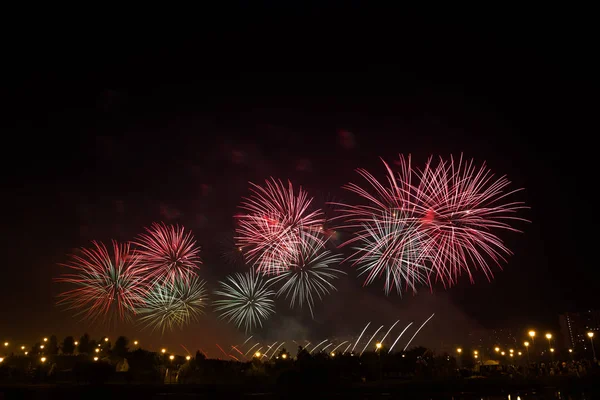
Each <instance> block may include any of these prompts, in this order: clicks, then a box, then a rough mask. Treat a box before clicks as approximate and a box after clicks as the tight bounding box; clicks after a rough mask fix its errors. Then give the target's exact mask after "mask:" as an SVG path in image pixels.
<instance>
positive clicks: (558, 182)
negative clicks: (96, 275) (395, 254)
mask: <svg viewBox="0 0 600 400" xmlns="http://www.w3.org/2000/svg"><path fill="white" fill-rule="evenodd" d="M256 14H257V15H254V14H251V15H252V17H249V16H246V17H237V18H228V19H227V20H226V21H225V20H223V21H221V20H219V21H221V22H222V23H221V24H219V27H218V29H217V28H215V27H213V26H212V25H211V26H210V27H209V26H203V27H201V28H198V29H196V30H189V31H186V32H183V31H181V32H179V31H178V32H170V34H164V35H163V34H162V33H159V32H155V33H144V32H145V31H143V30H140V31H137V32H135V33H131V34H126V33H120V32H119V33H117V32H116V31H114V30H111V31H110V32H107V31H101V32H97V31H96V32H95V33H94V34H91V33H90V34H88V32H87V31H85V32H83V33H81V32H80V33H79V34H75V32H73V31H70V30H69V29H64V30H60V32H58V31H56V32H54V31H52V32H46V33H44V34H41V30H40V32H37V33H36V34H31V37H29V36H27V37H25V36H24V37H22V38H21V39H20V41H19V42H18V43H17V42H15V43H13V44H12V45H10V46H9V49H8V50H7V54H8V55H9V57H7V60H9V61H8V62H9V64H10V65H9V73H5V75H4V76H3V78H2V79H3V81H4V83H3V87H4V90H3V91H2V93H3V94H2V96H3V100H2V101H3V107H2V109H3V113H4V116H3V117H2V119H1V129H2V130H1V131H2V132H3V149H4V157H3V160H2V163H3V170H4V174H3V175H4V180H5V184H4V185H3V186H4V190H3V194H2V199H1V201H2V205H3V208H2V209H3V210H4V214H3V218H2V220H3V224H2V225H3V232H4V234H3V235H2V236H3V240H2V246H3V250H2V254H3V255H4V257H5V258H4V262H3V263H2V264H3V267H2V278H0V279H1V280H0V286H1V291H0V304H1V306H0V321H1V322H0V337H1V338H4V337H6V338H9V339H11V340H13V341H24V342H28V343H30V342H33V341H34V340H35V339H36V338H39V337H40V336H41V335H49V334H52V333H56V334H57V335H59V336H64V335H66V334H74V335H78V336H79V335H81V334H82V333H83V332H84V331H87V332H90V333H91V334H93V335H96V336H100V335H102V334H105V333H108V334H113V335H114V334H120V333H124V334H127V335H128V336H129V337H131V338H133V337H136V338H141V340H142V341H143V342H144V343H149V344H150V345H159V344H162V343H166V344H168V345H169V346H171V347H179V344H180V343H182V344H185V345H186V346H188V347H190V346H191V347H192V348H198V347H205V348H206V350H207V351H208V352H209V353H211V352H213V351H214V350H215V349H214V347H215V346H214V345H213V344H212V343H214V342H215V341H219V342H221V343H227V342H228V341H229V342H230V343H234V342H236V341H239V339H240V338H243V335H242V334H240V333H236V332H237V331H236V330H235V329H234V328H233V327H231V326H228V325H226V324H225V323H222V322H217V321H216V318H215V316H214V314H212V313H209V314H208V315H207V316H205V317H203V318H202V319H201V321H200V322H199V323H197V324H193V325H192V326H190V327H188V328H187V329H186V330H184V331H183V332H176V333H173V334H167V335H165V337H164V338H161V337H160V334H154V335H151V334H150V333H149V332H147V331H146V332H141V333H140V330H139V328H137V327H133V326H127V327H123V326H121V327H117V328H116V329H112V330H108V329H107V328H106V327H102V326H87V325H86V324H85V323H81V322H79V321H78V320H77V319H74V318H73V317H72V315H71V314H70V313H69V312H65V311H62V310H60V309H59V308H57V307H56V306H55V296H56V295H57V293H59V290H60V288H61V286H60V285H58V284H56V283H53V282H52V278H53V277H56V276H58V274H59V272H60V271H61V268H60V267H59V266H58V263H61V262H65V261H66V260H67V258H66V255H67V254H68V253H70V252H71V251H72V250H73V249H75V248H78V247H81V246H86V245H88V244H89V242H90V241H91V240H94V239H96V240H102V241H108V240H110V239H117V240H130V239H133V238H134V237H135V236H136V235H137V234H138V233H140V232H142V230H143V228H144V227H145V226H149V225H150V224H151V223H152V222H154V221H164V222H167V223H179V224H183V225H184V226H186V227H187V228H190V229H192V230H193V232H194V234H195V235H196V237H197V239H198V242H199V244H200V245H201V247H202V258H203V261H204V264H203V265H202V269H201V275H202V277H203V278H205V279H207V280H208V282H209V284H210V285H211V287H212V288H214V287H215V285H216V283H217V280H218V279H221V278H223V277H224V276H226V275H227V274H228V273H231V272H234V271H240V270H241V269H242V268H241V267H240V266H236V265H233V264H231V263H228V262H227V261H226V258H227V255H228V253H229V254H231V253H232V252H234V246H233V240H232V236H233V229H234V223H233V218H232V216H233V214H234V213H235V212H236V207H237V206H238V204H239V202H240V199H241V197H242V196H245V195H247V194H248V182H249V181H252V182H257V183H260V182H262V181H264V179H266V178H268V177H270V176H273V177H277V178H282V179H288V178H289V179H291V180H292V181H293V182H294V184H295V185H302V186H303V187H304V188H306V189H307V190H308V191H309V192H310V194H312V195H314V196H315V201H316V204H319V205H325V203H326V202H327V201H331V200H342V199H343V200H347V201H355V200H357V199H356V197H354V196H353V195H352V194H350V193H346V192H345V191H344V190H342V189H341V186H342V185H343V184H345V183H347V182H350V181H357V182H359V181H360V179H359V178H358V175H357V174H356V172H355V171H354V169H355V168H359V167H361V168H367V169H368V170H370V171H371V172H372V173H374V174H375V175H376V176H378V177H382V178H383V174H384V172H385V171H384V169H383V166H382V164H381V162H380V160H379V157H383V158H384V159H386V160H387V161H393V160H394V159H396V158H397V157H398V154H412V155H413V157H414V160H415V162H416V163H418V164H422V163H424V162H425V161H426V159H427V157H428V156H429V155H430V154H433V155H442V156H445V157H447V156H449V155H450V154H453V155H459V154H460V153H461V152H463V153H464V154H465V156H467V157H469V158H474V159H475V160H476V161H478V162H483V161H487V163H488V165H489V167H490V168H491V169H492V170H493V171H494V172H495V173H496V174H497V175H503V174H506V175H508V177H509V178H510V180H511V181H512V182H513V187H514V188H519V187H522V188H525V190H524V191H523V192H521V193H520V194H518V195H516V196H515V199H517V200H523V201H525V202H526V203H527V205H528V206H530V207H531V209H530V210H528V211H525V212H523V213H522V216H523V217H525V218H527V219H530V220H531V221H532V222H531V223H530V224H527V223H521V224H516V227H518V228H519V229H522V230H523V233H522V234H514V233H512V234H511V233H508V234H502V235H501V237H502V238H503V239H504V240H505V241H506V243H507V245H508V247H509V248H511V249H512V250H513V251H514V253H515V254H514V256H512V257H511V258H510V259H509V262H508V263H507V264H506V265H504V270H503V271H500V270H498V269H496V270H495V273H496V274H495V280H493V281H492V282H487V280H486V278H485V276H484V275H483V274H481V273H478V274H476V275H475V279H476V284H475V285H471V284H470V283H469V282H468V279H467V277H464V279H463V280H462V281H461V283H460V284H459V285H457V286H456V287H453V288H451V289H450V290H444V288H443V287H441V286H439V285H438V286H436V287H435V288H434V292H433V293H430V292H429V291H428V290H427V289H425V288H423V289H422V290H421V291H420V292H419V293H418V295H416V296H413V295H412V294H408V295H405V296H404V297H403V298H399V297H398V296H397V295H395V294H392V295H390V297H388V298H386V297H385V295H384V293H383V291H382V287H383V284H379V283H378V284H375V285H373V287H370V288H367V289H364V288H361V285H360V282H359V281H357V280H356V279H355V276H356V273H355V271H353V270H352V268H351V267H350V266H349V265H348V266H346V267H345V268H347V272H348V273H349V277H348V278H345V279H343V280H342V281H341V282H340V283H339V292H338V293H334V294H332V295H331V296H329V297H328V298H327V299H326V301H325V303H324V304H322V305H318V306H317V311H316V315H315V320H314V321H311V319H310V314H309V313H308V310H304V311H291V310H288V309H287V304H286V303H285V301H281V302H279V303H278V312H279V314H278V316H277V317H276V318H274V319H273V320H272V321H270V322H269V324H268V325H267V327H266V328H265V329H264V330H263V331H262V332H261V333H260V335H261V336H263V337H267V338H273V341H274V340H276V339H277V338H279V337H280V336H282V335H288V336H290V337H291V336H295V337H302V336H306V337H308V338H319V337H323V338H325V337H327V336H329V335H336V334H340V335H341V334H348V333H352V332H356V331H360V330H361V329H362V327H363V326H364V324H365V323H366V322H367V321H369V320H373V321H374V322H373V324H387V325H389V324H391V323H393V322H394V321H395V320H396V319H398V318H402V319H405V320H413V319H414V320H415V321H416V322H415V323H419V324H420V321H423V320H425V319H426V318H427V317H428V316H429V315H430V314H431V313H432V312H436V318H435V319H434V320H432V324H433V325H432V327H431V329H430V330H424V331H423V333H422V342H423V343H424V344H431V345H439V344H440V342H448V341H450V342H452V341H458V340H460V336H461V335H464V333H465V332H466V331H468V330H469V329H471V328H478V327H484V328H493V327H514V328H523V329H526V328H528V327H529V326H538V327H544V328H549V329H557V328H558V327H557V325H558V314H559V313H561V312H564V311H576V310H579V309H587V308H597V307H599V304H598V303H599V301H598V297H597V296H595V295H594V293H593V291H594V289H595V288H596V287H597V284H596V283H595V282H597V281H596V280H595V276H594V268H593V266H594V265H595V262H594V263H593V262H592V261H591V259H592V257H591V254H593V253H595V244H594V243H593V240H592V239H593V237H592V236H591V232H593V226H594V221H595V220H596V219H597V217H596V215H595V213H594V211H593V210H594V209H595V207H594V206H593V205H592V203H594V204H595V198H594V195H593V193H594V192H595V191H596V188H595V187H594V186H595V184H596V182H597V177H595V176H594V177H593V176H592V174H594V175H595V170H594V167H593V165H594V161H595V159H594V157H595V152H596V148H597V147H596V146H595V144H594V143H595V136H596V135H597V122H596V121H593V122H591V121H592V118H591V116H592V114H591V113H592V112H597V110H596V109H595V108H593V107H592V106H591V104H593V103H594V102H593V101H590V98H595V95H594V94H593V93H595V89H597V85H596V81H595V80H594V79H595V78H594V79H593V78H592V74H591V71H592V66H591V64H590V60H591V54H590V53H591V48H590V47H588V44H589V43H588V41H589V40H588V39H586V38H587V37H589V33H588V32H586V29H587V28H586V25H585V24H575V23H571V24H556V25H554V24H552V23H550V21H549V20H546V19H544V18H540V19H532V18H530V17H527V18H526V17H520V18H519V19H516V18H515V19H511V20H510V23H508V22H507V20H504V22H503V23H502V24H501V23H494V22H492V21H484V20H482V21H479V23H469V24H465V23H461V22H459V21H454V22H452V23H450V22H444V23H439V22H435V21H432V20H427V21H426V20H418V21H416V20H412V19H410V18H407V17H404V18H399V19H396V18H394V17H392V16H390V15H387V13H377V12H372V13H366V14H364V13H361V12H358V13H351V12H348V13H342V14H334V15H332V16H329V14H320V16H315V13H307V12H306V13H298V14H297V15H296V17H295V18H294V19H293V20H291V21H290V20H287V19H286V20H283V19H281V20H280V19H276V18H271V17H270V14H268V13H267V14H264V13H260V15H258V14H259V13H256ZM317 14H318V13H317ZM261 15H262V16H261ZM359 15H360V18H359ZM564 18H566V17H564ZM308 20H310V21H311V22H310V23H307V21H308ZM408 20H410V21H408ZM542 20H544V21H545V22H543V21H542ZM274 21H277V22H274ZM309 26H310V28H309ZM596 104H597V102H596ZM327 211H328V212H329V211H330V210H329V209H327ZM436 324H437V325H436ZM436 327H437V328H436ZM107 330H108V332H107ZM284 331H285V333H282V332H284ZM210 346H212V347H210ZM215 355H216V353H215Z"/></svg>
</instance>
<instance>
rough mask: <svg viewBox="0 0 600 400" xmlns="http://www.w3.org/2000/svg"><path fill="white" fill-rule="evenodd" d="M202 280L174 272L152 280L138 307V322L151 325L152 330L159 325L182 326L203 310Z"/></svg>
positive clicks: (203, 283) (171, 327)
mask: <svg viewBox="0 0 600 400" xmlns="http://www.w3.org/2000/svg"><path fill="white" fill-rule="evenodd" d="M204 286H205V282H204V281H203V280H201V279H200V278H198V277H197V276H191V277H188V278H181V277H180V276H176V277H175V278H173V279H168V280H165V281H162V282H157V283H155V284H154V286H153V287H152V289H151V290H150V291H148V293H147V295H146V296H145V298H144V302H145V304H144V306H142V307H140V309H139V315H140V319H139V321H140V323H142V324H144V325H145V327H149V328H152V332H154V331H155V330H156V329H161V331H162V334H164V333H165V330H167V329H168V330H171V331H172V330H173V329H174V328H175V327H179V329H183V327H184V326H185V325H188V324H189V323H191V322H192V321H197V320H198V318H199V316H200V315H202V314H204V310H203V309H204V306H205V305H206V302H207V296H206V289H205V288H204Z"/></svg>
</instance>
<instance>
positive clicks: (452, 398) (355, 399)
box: [153, 392, 590, 400]
mask: <svg viewBox="0 0 600 400" xmlns="http://www.w3.org/2000/svg"><path fill="white" fill-rule="evenodd" d="M153 398H154V399H161V400H164V399H184V398H185V399H195V398H197V399H206V398H207V397H206V395H199V394H192V393H160V394H157V395H155V396H154V397H153ZM239 398H240V399H251V398H254V399H256V398H259V399H264V400H267V399H283V398H288V397H287V396H283V397H282V396H281V395H277V394H275V393H247V394H245V395H241V396H240V397H239ZM327 398H328V399H333V400H335V399H349V400H367V399H374V398H385V399H410V398H413V396H410V395H408V396H407V395H401V394H399V393H387V392H382V393H369V394H362V395H348V394H347V393H345V394H342V393H339V394H332V395H328V396H327ZM414 398H415V399H420V400H589V399H590V397H588V396H586V395H585V394H578V395H564V394H561V392H549V393H543V394H542V393H519V394H517V393H514V394H512V395H511V394H507V395H498V396H483V397H481V396H478V395H475V394H466V393H462V394H457V395H447V396H439V397H421V396H416V397H414Z"/></svg>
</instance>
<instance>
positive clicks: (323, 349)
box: [321, 342, 333, 351]
mask: <svg viewBox="0 0 600 400" xmlns="http://www.w3.org/2000/svg"><path fill="white" fill-rule="evenodd" d="M329 346H333V342H331V343H329V344H328V345H327V346H325V347H323V348H322V349H321V351H325V349H326V348H328V347H329Z"/></svg>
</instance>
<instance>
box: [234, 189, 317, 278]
mask: <svg viewBox="0 0 600 400" xmlns="http://www.w3.org/2000/svg"><path fill="white" fill-rule="evenodd" d="M251 185H252V187H251V189H250V190H251V192H252V195H251V196H250V197H249V198H247V199H244V201H243V202H242V204H241V208H242V209H243V210H244V211H245V213H244V214H241V215H238V216H237V220H238V227H237V229H236V243H237V245H238V246H239V247H241V248H242V250H243V251H244V253H245V255H246V257H247V259H248V261H249V262H251V263H252V264H253V265H254V266H255V267H256V269H257V271H258V272H261V273H264V274H277V273H279V272H283V271H284V270H285V265H286V264H287V263H289V261H290V259H291V256H292V254H293V253H294V251H295V248H296V246H298V244H299V241H300V240H301V235H302V234H303V233H304V234H306V235H307V236H312V237H314V238H315V239H316V237H317V234H318V233H319V232H320V231H321V230H322V229H323V223H324V217H323V213H322V212H321V211H320V210H316V211H311V210H310V205H311V202H312V198H309V197H308V195H307V193H306V192H305V191H304V190H303V189H302V188H300V189H299V190H298V194H296V193H295V192H294V187H293V186H292V183H291V182H288V185H287V187H286V186H285V185H284V184H283V182H281V181H278V180H275V179H271V180H270V181H269V180H268V181H266V182H265V186H258V185H255V184H251Z"/></svg>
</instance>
